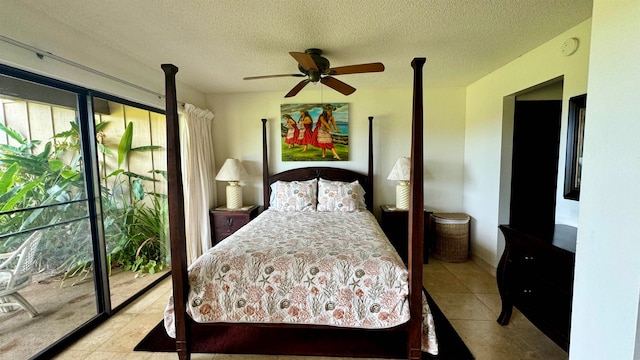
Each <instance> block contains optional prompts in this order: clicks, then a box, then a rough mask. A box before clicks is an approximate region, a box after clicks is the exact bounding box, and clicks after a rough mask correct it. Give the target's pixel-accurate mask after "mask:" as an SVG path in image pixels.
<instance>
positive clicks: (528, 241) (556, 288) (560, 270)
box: [496, 224, 577, 351]
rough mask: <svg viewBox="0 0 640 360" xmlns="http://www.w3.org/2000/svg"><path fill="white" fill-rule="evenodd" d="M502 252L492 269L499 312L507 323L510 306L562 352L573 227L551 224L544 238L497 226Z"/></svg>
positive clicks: (573, 246)
mask: <svg viewBox="0 0 640 360" xmlns="http://www.w3.org/2000/svg"><path fill="white" fill-rule="evenodd" d="M499 228H500V230H501V231H502V233H503V234H504V236H505V240H506V244H505V249H504V253H503V254H502V257H501V258H500V263H499V264H498V269H497V274H496V277H497V281H498V289H499V291H500V297H501V299H502V313H501V314H500V316H499V317H498V323H500V324H501V325H506V324H508V323H509V319H510V317H511V312H512V309H513V306H515V307H517V308H518V309H519V310H520V311H521V312H522V313H523V314H524V315H525V316H526V317H527V318H528V319H529V320H530V321H531V322H532V323H533V324H534V325H535V326H537V327H538V328H539V329H540V330H541V331H542V332H543V333H545V334H546V335H547V336H548V337H549V338H550V339H552V340H553V341H554V342H555V343H556V344H558V345H559V346H560V347H562V348H563V349H564V350H565V351H568V349H569V333H570V325H571V301H572V294H573V273H574V265H575V250H576V234H577V229H576V228H575V227H572V226H568V225H558V224H556V225H555V228H554V231H553V233H552V234H549V235H548V236H532V235H530V234H527V233H524V232H521V231H519V230H517V229H514V228H513V227H511V226H509V225H500V226H499Z"/></svg>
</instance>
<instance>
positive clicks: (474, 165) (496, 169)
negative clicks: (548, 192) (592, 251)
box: [463, 20, 591, 268]
mask: <svg viewBox="0 0 640 360" xmlns="http://www.w3.org/2000/svg"><path fill="white" fill-rule="evenodd" d="M590 30H591V22H590V20H588V21H585V22H583V23H581V24H579V25H578V26H576V27H574V28H573V29H571V30H569V31H567V32H565V33H563V34H561V35H559V36H557V37H555V38H553V39H551V40H550V41H548V42H546V43H544V44H542V45H541V46H539V47H538V48H536V49H534V50H532V51H530V52H528V53H526V54H523V55H522V56H521V57H519V58H517V59H516V60H514V61H512V62H510V63H509V64H507V65H505V66H503V67H501V68H500V69H498V70H496V71H494V72H493V73H491V74H489V75H487V76H485V77H484V78H482V79H480V80H478V81H476V82H475V83H473V84H471V85H470V86H469V87H467V96H466V99H467V103H466V123H465V156H464V197H463V209H464V212H466V213H468V214H469V215H471V217H472V222H471V224H472V226H471V241H472V243H471V251H472V254H473V256H474V257H476V258H478V259H479V260H481V261H484V262H485V263H486V264H488V265H489V266H490V267H493V268H495V266H496V265H497V263H498V260H499V257H500V255H501V253H502V249H503V248H504V239H503V238H502V237H501V235H500V234H499V230H498V225H499V223H500V222H501V221H504V213H505V211H504V210H505V209H504V205H503V208H502V209H500V204H501V201H500V199H501V197H502V198H503V201H502V204H504V203H505V201H504V197H505V196H507V195H508V192H507V191H505V189H507V188H509V186H510V172H509V171H508V170H509V169H510V165H508V164H505V163H504V162H505V161H510V157H508V158H507V157H504V158H503V156H502V155H503V153H509V152H510V146H511V145H510V143H511V139H510V138H506V137H505V136H508V135H510V131H511V130H510V126H511V127H512V125H509V124H508V123H506V122H505V121H504V120H503V119H505V118H509V116H507V115H508V114H509V112H512V111H513V109H512V106H511V105H509V101H510V100H512V98H513V97H512V95H514V94H517V93H519V92H521V91H522V90H525V89H529V88H532V87H534V86H536V85H538V84H541V83H544V82H547V81H549V80H551V79H556V78H558V77H561V76H564V95H563V110H562V129H561V135H560V136H561V146H560V154H564V153H565V142H566V124H567V117H568V105H567V104H568V99H569V98H570V97H572V96H575V95H579V94H583V93H585V92H586V90H587V86H586V84H587V70H588V63H589V38H590ZM571 37H577V38H579V39H580V48H579V49H578V51H577V52H576V53H575V54H574V55H572V56H568V57H567V56H563V55H562V54H561V53H560V45H561V44H562V43H563V42H564V41H565V40H566V39H568V38H571ZM505 114H507V115H505ZM512 118H513V116H512V114H511V121H512ZM559 160H560V161H559V164H558V166H559V167H558V168H559V169H564V157H563V156H560V159H559ZM562 176H563V175H562V173H560V175H559V177H560V179H559V181H560V180H561V179H562V178H561V177H562ZM560 183H561V181H560ZM506 203H507V204H508V201H506ZM577 207H578V204H577V203H576V202H573V201H571V202H570V201H568V200H564V199H563V198H562V197H559V198H558V204H557V209H556V212H557V214H560V216H557V219H558V218H561V219H562V218H568V219H571V218H573V219H577ZM500 210H502V212H500ZM507 210H508V209H507ZM571 212H573V213H574V214H573V215H570V214H571ZM506 213H508V211H507V212H506ZM564 214H569V215H564ZM507 220H508V218H507Z"/></svg>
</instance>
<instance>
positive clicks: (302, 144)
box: [280, 103, 349, 161]
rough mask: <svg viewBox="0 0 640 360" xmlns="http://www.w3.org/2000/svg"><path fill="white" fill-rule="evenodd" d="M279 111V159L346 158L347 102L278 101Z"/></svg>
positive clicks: (347, 141) (320, 159)
mask: <svg viewBox="0 0 640 360" xmlns="http://www.w3.org/2000/svg"><path fill="white" fill-rule="evenodd" d="M280 114H281V116H282V123H281V130H280V132H281V137H282V161H345V160H348V159H349V104H348V103H329V104H327V103H313V104H282V105H280ZM314 119H315V120H314ZM327 150H329V151H330V153H329V154H328V155H327V153H328V151H327Z"/></svg>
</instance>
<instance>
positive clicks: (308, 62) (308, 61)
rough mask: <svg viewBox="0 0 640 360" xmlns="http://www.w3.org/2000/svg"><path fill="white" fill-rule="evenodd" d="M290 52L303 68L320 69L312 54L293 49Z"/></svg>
mask: <svg viewBox="0 0 640 360" xmlns="http://www.w3.org/2000/svg"><path fill="white" fill-rule="evenodd" d="M289 54H290V55H291V56H293V58H294V59H296V61H297V62H298V64H300V66H301V67H302V68H303V69H305V70H309V69H311V70H315V71H318V65H316V62H315V61H313V58H312V57H311V55H309V54H305V53H301V52H295V51H291V52H290V53H289Z"/></svg>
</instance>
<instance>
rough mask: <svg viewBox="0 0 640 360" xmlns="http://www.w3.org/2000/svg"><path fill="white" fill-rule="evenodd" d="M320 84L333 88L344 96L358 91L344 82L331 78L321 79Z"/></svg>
mask: <svg viewBox="0 0 640 360" xmlns="http://www.w3.org/2000/svg"><path fill="white" fill-rule="evenodd" d="M320 82H321V83H323V84H325V85H327V86H328V87H330V88H332V89H333V90H335V91H337V92H339V93H342V94H343V95H351V94H353V92H354V91H356V88H354V87H353V86H351V85H349V84H345V83H343V82H342V81H340V80H338V79H336V78H334V77H331V76H325V77H323V78H322V79H320Z"/></svg>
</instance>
